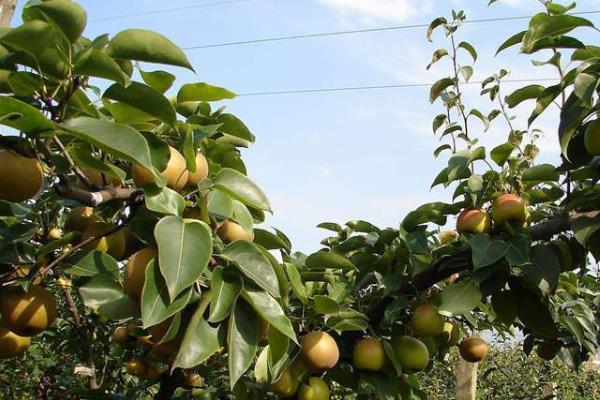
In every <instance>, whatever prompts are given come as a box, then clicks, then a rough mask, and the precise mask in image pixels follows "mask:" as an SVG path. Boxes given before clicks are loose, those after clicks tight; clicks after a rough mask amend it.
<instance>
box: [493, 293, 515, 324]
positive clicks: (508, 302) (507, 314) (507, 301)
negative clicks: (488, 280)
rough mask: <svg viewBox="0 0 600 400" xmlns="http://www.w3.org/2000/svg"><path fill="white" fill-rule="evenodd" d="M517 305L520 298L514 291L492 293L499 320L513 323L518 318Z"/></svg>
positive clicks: (494, 308)
mask: <svg viewBox="0 0 600 400" xmlns="http://www.w3.org/2000/svg"><path fill="white" fill-rule="evenodd" d="M517 307H518V299H517V298H516V297H515V295H514V293H513V292H511V291H508V290H505V291H502V292H495V293H493V294H492V308H493V310H494V312H495V313H496V318H497V319H498V320H499V321H501V322H503V323H505V324H507V325H511V324H512V323H513V322H514V321H515V318H517Z"/></svg>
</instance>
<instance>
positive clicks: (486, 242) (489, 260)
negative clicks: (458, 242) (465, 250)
mask: <svg viewBox="0 0 600 400" xmlns="http://www.w3.org/2000/svg"><path fill="white" fill-rule="evenodd" d="M469 244H470V245H471V249H472V253H473V254H472V259H473V269H474V270H477V269H479V268H483V267H487V266H488V265H492V264H494V263H496V262H498V261H500V260H501V259H502V258H503V257H504V256H505V255H506V253H508V250H509V249H510V245H509V244H508V243H506V242H505V241H503V240H494V239H492V238H490V236H489V235H487V234H485V233H481V234H478V235H474V236H472V237H471V238H470V239H469Z"/></svg>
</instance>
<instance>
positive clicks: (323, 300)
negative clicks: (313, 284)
mask: <svg viewBox="0 0 600 400" xmlns="http://www.w3.org/2000/svg"><path fill="white" fill-rule="evenodd" d="M313 301H314V303H315V304H314V309H315V312H316V313H317V314H335V313H337V312H338V311H340V306H339V304H338V303H337V301H335V300H333V299H331V298H329V297H327V296H322V295H316V296H314V297H313Z"/></svg>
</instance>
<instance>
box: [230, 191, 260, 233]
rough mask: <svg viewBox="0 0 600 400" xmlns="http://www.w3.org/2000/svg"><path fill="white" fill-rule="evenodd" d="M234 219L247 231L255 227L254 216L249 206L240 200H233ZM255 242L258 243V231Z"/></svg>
mask: <svg viewBox="0 0 600 400" xmlns="http://www.w3.org/2000/svg"><path fill="white" fill-rule="evenodd" d="M232 205H233V219H234V220H235V221H236V222H237V223H238V224H240V226H241V227H242V228H243V229H244V230H245V231H247V232H252V231H253V229H254V217H253V216H252V213H250V210H248V207H247V206H246V205H245V204H244V203H242V202H241V201H238V200H233V201H232ZM254 242H255V243H256V233H255V239H254Z"/></svg>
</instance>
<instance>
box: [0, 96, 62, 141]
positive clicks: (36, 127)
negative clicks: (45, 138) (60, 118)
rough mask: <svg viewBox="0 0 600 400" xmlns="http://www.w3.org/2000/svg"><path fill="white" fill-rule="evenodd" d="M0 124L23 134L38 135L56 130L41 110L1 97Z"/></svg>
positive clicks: (10, 98)
mask: <svg viewBox="0 0 600 400" xmlns="http://www.w3.org/2000/svg"><path fill="white" fill-rule="evenodd" d="M4 116H6V118H1V119H0V123H1V124H2V125H6V126H10V127H11V128H14V129H17V130H19V131H21V132H25V133H29V134H36V133H41V132H45V131H50V130H53V129H55V128H56V125H55V124H54V122H52V121H50V120H49V119H48V118H46V117H45V116H44V114H42V112H41V111H40V110H38V109H37V108H34V107H32V106H30V105H29V104H26V103H24V102H22V101H20V100H17V99H15V98H13V97H8V96H0V117H4Z"/></svg>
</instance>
